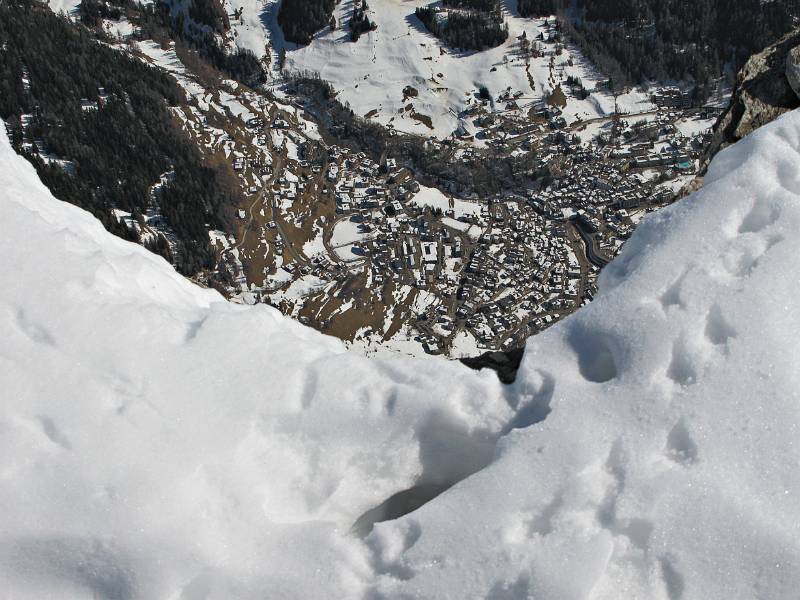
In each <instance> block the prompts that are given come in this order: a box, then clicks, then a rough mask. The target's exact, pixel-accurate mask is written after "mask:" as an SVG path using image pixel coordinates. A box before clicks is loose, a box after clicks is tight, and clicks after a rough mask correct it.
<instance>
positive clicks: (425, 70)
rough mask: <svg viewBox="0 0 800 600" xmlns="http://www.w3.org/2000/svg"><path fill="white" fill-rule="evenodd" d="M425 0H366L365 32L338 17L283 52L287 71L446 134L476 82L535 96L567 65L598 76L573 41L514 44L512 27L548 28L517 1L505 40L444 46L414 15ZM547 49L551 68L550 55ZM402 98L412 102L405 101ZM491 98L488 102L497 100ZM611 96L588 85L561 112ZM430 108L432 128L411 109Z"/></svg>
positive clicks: (347, 8)
mask: <svg viewBox="0 0 800 600" xmlns="http://www.w3.org/2000/svg"><path fill="white" fill-rule="evenodd" d="M428 4H430V2H428V1H427V0H375V1H374V2H370V7H371V9H372V10H371V12H370V18H371V19H372V20H374V21H375V23H377V25H378V28H377V30H376V31H374V32H369V33H367V34H364V36H362V38H361V39H360V40H359V41H358V42H356V43H352V42H350V41H349V31H348V30H347V28H346V27H344V26H343V27H340V28H337V30H336V31H330V30H325V31H324V32H322V34H321V35H319V36H318V37H317V38H316V39H315V40H314V41H313V42H312V43H311V44H310V45H308V46H307V47H304V48H299V49H296V50H290V51H289V52H287V58H286V69H287V70H288V71H290V72H291V71H312V72H316V73H319V75H320V76H321V77H322V79H324V80H326V81H329V82H330V83H331V84H332V85H333V87H334V88H335V89H336V90H337V91H339V92H340V95H339V99H340V101H342V102H348V103H349V104H350V106H351V107H352V108H353V110H354V111H355V112H356V113H357V114H359V115H361V116H366V115H370V117H371V118H373V119H375V120H376V121H378V122H380V123H383V124H391V125H392V126H394V127H395V128H396V129H397V130H399V131H406V132H413V133H420V134H423V135H434V136H436V137H440V138H442V137H448V136H450V135H451V134H452V133H453V132H454V131H455V130H456V128H458V127H459V125H463V126H465V127H466V128H467V129H468V130H471V129H472V128H471V125H470V124H469V122H468V121H467V120H463V119H460V118H459V113H461V111H463V110H466V109H468V108H469V107H470V106H473V105H474V104H476V103H477V102H478V89H479V87H480V86H486V87H487V88H488V89H489V91H490V92H491V93H492V95H493V97H494V98H497V97H498V96H499V95H500V94H501V93H503V92H505V91H506V90H507V88H510V91H511V94H512V95H513V94H516V93H519V94H520V97H519V99H518V101H517V103H518V104H519V105H520V106H521V107H522V108H523V110H525V107H526V106H528V107H529V106H531V105H533V104H535V103H541V102H542V101H543V100H544V98H545V97H546V95H547V94H549V93H550V92H552V91H553V89H554V88H555V86H556V85H558V84H559V83H561V82H563V81H565V80H566V78H567V77H569V76H570V75H572V76H575V77H578V78H580V79H581V80H582V81H583V82H584V84H585V85H586V87H587V88H588V89H590V90H592V89H593V88H594V87H595V85H596V84H597V83H599V82H600V81H601V80H602V76H601V75H599V74H598V73H597V72H596V71H595V70H594V69H593V68H592V66H591V65H590V64H588V62H587V61H586V60H585V59H584V58H583V57H582V56H581V54H580V53H579V52H578V50H577V49H576V48H573V47H567V48H565V49H564V51H563V53H561V54H560V55H558V56H556V55H555V54H554V52H555V45H554V44H544V43H541V48H542V50H543V51H544V52H545V54H544V55H543V56H541V57H539V58H531V59H530V64H529V65H528V66H527V67H526V60H525V58H524V57H523V55H522V53H521V51H520V40H519V37H520V36H521V35H522V34H523V32H524V33H525V34H526V36H527V39H528V40H529V41H530V42H531V43H535V42H536V39H537V37H538V36H539V34H540V33H543V34H544V35H545V38H546V37H547V35H548V33H547V32H548V28H547V27H546V26H545V24H544V20H543V19H525V18H521V17H519V16H518V13H517V10H516V2H515V1H513V0H509V1H507V2H506V6H505V9H504V16H505V19H506V22H507V23H508V27H509V37H508V40H506V42H505V43H504V44H501V45H500V46H497V47H496V48H492V49H489V50H484V51H482V52H458V51H456V50H453V49H448V48H446V47H445V46H443V45H442V43H441V42H440V41H439V40H438V39H436V38H435V37H434V36H433V35H431V34H430V33H429V32H428V31H427V30H426V29H425V27H424V25H422V23H421V22H420V21H419V19H417V17H416V16H415V15H414V9H415V8H417V7H418V6H426V5H428ZM352 11H353V2H352V1H351V0H343V1H342V2H340V3H339V4H338V5H337V8H336V19H337V22H338V23H343V24H344V23H347V22H348V21H349V19H350V14H351V13H352ZM551 57H552V58H553V61H554V62H553V67H554V68H553V69H552V70H551V68H550V60H551ZM406 86H412V87H414V88H415V89H416V90H417V91H418V92H419V95H418V96H417V97H416V98H411V99H410V98H407V97H404V94H403V89H404V88H405V87H406ZM619 102H620V105H621V109H624V110H628V111H632V112H639V111H642V110H648V109H649V108H651V107H652V105H651V104H650V103H649V96H648V95H647V94H645V93H637V92H631V93H630V94H626V95H625V96H622V97H621V98H620V99H619ZM409 104H412V105H413V111H409V110H405V107H407V106H408V105H409ZM505 107H506V103H505V102H498V103H497V104H496V105H495V109H496V110H499V111H503V110H505ZM613 111H614V99H613V97H612V96H611V95H610V94H608V93H607V92H595V93H592V95H591V96H589V98H587V99H586V100H578V99H576V98H569V100H568V104H567V107H566V109H565V111H564V112H565V117H566V118H567V121H568V122H574V121H575V120H576V119H578V118H581V119H590V118H595V117H600V116H604V115H608V114H611V113H612V112H613ZM415 114H416V115H424V116H428V117H430V118H431V121H432V124H433V129H430V128H428V127H427V125H426V124H425V123H424V122H423V121H420V120H419V119H417V118H415V116H414V115H415Z"/></svg>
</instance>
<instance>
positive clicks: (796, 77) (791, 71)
mask: <svg viewBox="0 0 800 600" xmlns="http://www.w3.org/2000/svg"><path fill="white" fill-rule="evenodd" d="M786 79H787V80H788V81H789V85H790V86H792V89H793V90H794V93H795V94H797V96H798V97H800V46H796V47H794V48H792V49H791V50H790V51H789V55H788V56H787V57H786Z"/></svg>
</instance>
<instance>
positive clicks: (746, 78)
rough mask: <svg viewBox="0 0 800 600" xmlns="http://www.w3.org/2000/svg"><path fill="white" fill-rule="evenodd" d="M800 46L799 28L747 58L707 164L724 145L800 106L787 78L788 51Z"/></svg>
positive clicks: (718, 126)
mask: <svg viewBox="0 0 800 600" xmlns="http://www.w3.org/2000/svg"><path fill="white" fill-rule="evenodd" d="M798 46H800V29H797V30H795V31H793V32H791V33H789V34H787V35H786V36H785V37H783V38H781V39H780V40H778V41H777V42H776V43H775V44H773V45H772V46H770V47H768V48H767V49H765V50H764V51H763V52H759V53H758V54H754V55H753V56H752V57H750V60H748V61H747V64H746V65H745V66H744V68H743V69H742V71H741V72H740V73H739V78H738V81H737V84H736V88H735V89H734V92H733V97H732V98H731V105H730V107H729V108H728V110H727V111H726V112H725V114H723V115H722V117H720V120H719V121H718V122H717V125H716V127H715V128H714V138H713V140H712V142H711V147H710V149H709V151H708V153H707V155H706V159H705V165H706V166H707V165H708V163H709V162H711V159H712V158H713V157H714V156H715V155H716V154H717V153H718V152H719V151H720V150H722V149H723V148H725V147H726V146H729V145H730V144H733V143H735V142H738V141H739V140H740V139H742V138H743V137H744V136H746V135H747V134H749V133H752V132H753V131H755V130H756V129H758V128H759V127H762V126H763V125H766V124H767V123H770V122H772V121H774V120H775V119H777V118H778V117H780V116H781V115H782V114H784V113H786V112H789V111H790V110H794V109H795V108H798V107H800V97H798V95H797V94H796V93H795V91H794V90H793V89H792V86H791V85H790V83H789V79H788V78H787V70H788V69H787V67H788V65H789V64H790V58H789V54H790V52H791V51H792V50H795V49H797V47H798Z"/></svg>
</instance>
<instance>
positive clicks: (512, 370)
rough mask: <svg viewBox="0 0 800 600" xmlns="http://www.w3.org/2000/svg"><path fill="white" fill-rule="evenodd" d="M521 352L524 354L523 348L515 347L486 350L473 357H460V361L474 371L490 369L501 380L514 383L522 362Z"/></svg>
mask: <svg viewBox="0 0 800 600" xmlns="http://www.w3.org/2000/svg"><path fill="white" fill-rule="evenodd" d="M523 354H525V348H516V349H514V350H508V351H507V352H486V353H485V354H481V355H480V356H477V357H475V358H462V359H461V362H462V363H464V364H465V365H466V366H468V367H469V368H470V369H475V370H476V371H480V370H481V369H492V370H493V371H496V372H497V377H498V378H499V379H500V381H501V382H503V383H506V384H509V383H514V380H515V379H516V378H517V370H518V369H519V365H520V363H521V362H522V355H523Z"/></svg>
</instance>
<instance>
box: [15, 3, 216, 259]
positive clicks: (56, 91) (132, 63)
mask: <svg viewBox="0 0 800 600" xmlns="http://www.w3.org/2000/svg"><path fill="white" fill-rule="evenodd" d="M43 31H46V32H47V35H42V32H43ZM23 77H25V79H26V82H23ZM100 88H103V91H104V95H103V97H100ZM85 101H88V102H85ZM185 101H186V99H185V95H184V93H183V91H182V89H181V88H180V87H179V86H178V85H177V84H176V82H175V81H174V79H172V78H171V77H169V76H168V75H166V74H165V73H163V72H162V71H161V70H159V69H155V68H152V67H150V66H148V65H146V64H144V63H143V62H141V61H140V60H138V59H136V58H134V57H131V56H128V55H126V54H125V53H123V52H120V51H118V50H115V49H112V48H109V47H107V46H105V45H103V44H100V43H98V42H96V41H95V40H94V39H93V38H92V35H91V33H90V32H89V31H88V30H86V29H84V28H83V27H81V26H77V27H76V26H73V25H71V24H70V23H69V22H68V21H66V20H65V19H63V18H61V17H58V16H56V15H54V14H53V13H52V12H51V11H50V10H49V9H48V8H46V7H42V6H41V5H39V4H38V3H35V2H32V1H31V0H12V1H7V2H5V3H2V4H0V117H2V118H3V119H4V120H5V121H6V122H7V124H8V125H9V129H10V132H11V139H12V143H13V144H14V146H15V149H16V150H17V151H18V152H21V153H23V154H24V155H25V156H26V157H27V158H28V159H29V160H31V162H32V163H33V164H34V165H35V166H36V168H37V171H38V173H39V175H40V177H41V179H42V181H43V182H44V184H45V185H46V186H47V187H48V188H50V190H51V191H52V192H53V194H54V195H55V196H56V197H57V198H59V199H61V200H64V201H67V202H70V203H72V204H75V205H78V206H80V207H82V208H84V209H86V210H88V211H89V212H91V213H92V214H94V215H95V216H96V217H97V218H98V219H100V221H101V222H102V223H103V224H104V225H105V226H106V227H107V228H108V229H109V230H111V231H112V232H114V233H117V234H120V235H122V236H124V237H127V238H128V239H133V238H135V237H136V235H135V233H134V232H132V231H126V230H125V227H124V226H123V225H121V224H120V223H118V222H117V220H116V219H115V217H114V216H113V215H112V209H115V208H116V209H121V210H124V211H127V212H131V213H133V214H143V213H145V212H146V211H147V209H148V207H149V205H150V190H151V186H153V184H155V183H156V182H158V181H159V179H160V177H161V176H162V174H164V173H167V172H174V177H173V179H172V181H171V183H170V184H169V185H168V186H166V188H165V189H164V190H163V193H162V194H161V196H160V198H159V203H160V208H161V212H162V214H163V216H164V218H165V219H166V221H167V222H168V224H169V226H170V228H171V229H172V230H173V231H174V233H175V235H176V236H177V239H178V243H179V245H180V257H181V262H180V264H178V265H177V266H178V268H179V269H180V270H181V271H183V272H184V273H187V274H189V273H194V272H196V271H197V270H199V269H201V268H203V267H210V266H212V264H213V261H214V255H213V252H212V251H211V249H210V247H209V243H208V227H207V226H206V225H207V224H208V225H209V226H211V227H215V228H221V229H224V228H225V223H226V221H227V216H226V215H227V214H228V212H229V211H230V210H231V209H230V207H229V201H230V198H229V197H228V195H227V194H226V192H225V191H224V189H223V186H222V185H221V184H220V175H219V174H218V173H217V172H216V171H215V170H214V169H212V168H210V167H208V166H205V165H204V163H203V160H202V157H201V155H200V153H199V151H198V150H197V148H196V147H195V146H194V145H193V144H192V143H191V141H190V140H189V139H188V137H186V135H185V134H184V133H183V132H182V131H181V130H180V129H179V127H178V126H177V124H176V123H175V122H174V118H173V116H172V114H171V112H170V108H169V107H171V106H178V105H179V104H181V103H184V102H185ZM82 102H83V104H85V106H82ZM22 115H28V118H27V120H28V121H29V124H28V125H27V126H26V127H24V128H23V124H22V119H21V117H22ZM37 141H38V142H40V143H42V144H43V145H44V147H45V148H46V149H47V152H49V153H51V154H52V155H55V156H58V157H59V158H62V159H64V160H67V161H69V163H70V165H71V168H69V169H64V168H62V167H61V166H59V165H57V164H52V163H49V162H48V161H44V160H42V159H41V157H40V156H39V154H38V153H36V152H30V151H27V152H26V151H25V148H26V147H29V146H27V145H25V143H26V142H27V143H31V142H37Z"/></svg>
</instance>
